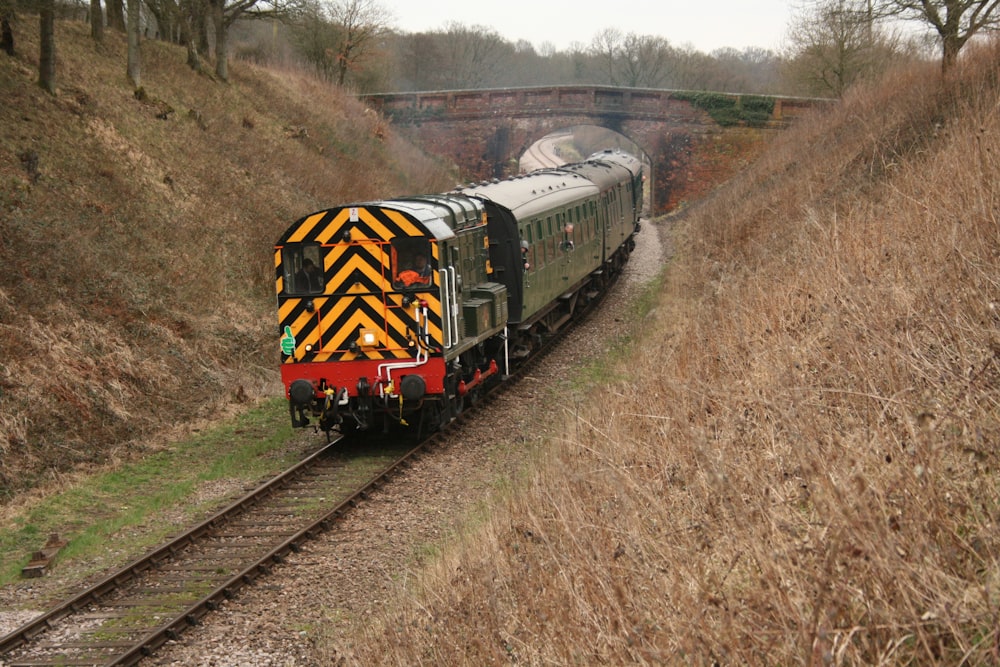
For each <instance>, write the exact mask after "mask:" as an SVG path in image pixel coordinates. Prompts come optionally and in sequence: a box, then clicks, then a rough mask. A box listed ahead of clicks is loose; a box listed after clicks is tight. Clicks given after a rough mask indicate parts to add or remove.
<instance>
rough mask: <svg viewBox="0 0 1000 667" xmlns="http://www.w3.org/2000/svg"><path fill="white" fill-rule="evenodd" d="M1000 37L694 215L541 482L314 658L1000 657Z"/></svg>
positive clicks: (745, 179) (896, 83)
mask: <svg viewBox="0 0 1000 667" xmlns="http://www.w3.org/2000/svg"><path fill="white" fill-rule="evenodd" d="M998 61H1000V55H998V51H997V50H996V49H992V50H984V51H980V52H979V53H977V54H974V55H970V57H969V58H968V59H967V60H966V62H963V63H962V66H961V67H960V68H959V69H958V71H956V73H955V74H954V77H953V78H951V79H950V80H948V81H945V82H942V81H941V80H940V78H939V74H938V69H937V68H936V67H935V66H933V65H932V66H928V67H926V68H921V67H916V68H913V69H910V70H908V71H905V72H896V73H894V75H893V76H891V77H889V78H888V79H886V80H885V81H883V82H882V83H881V84H880V85H878V86H875V87H872V88H866V89H858V90H856V91H855V93H854V94H853V95H849V96H848V97H847V98H846V99H845V100H844V102H843V104H842V105H841V106H840V107H839V108H838V109H836V110H835V111H833V112H831V113H830V114H829V115H826V116H823V117H817V118H815V119H814V120H812V121H811V122H805V123H803V124H801V125H800V126H799V127H797V128H794V129H792V130H789V131H788V133H786V134H785V135H783V136H782V137H781V138H780V139H779V140H778V141H777V142H776V144H775V145H774V146H773V147H772V150H771V151H770V152H769V153H768V154H767V155H766V156H765V157H764V158H762V159H761V160H760V161H759V162H758V163H757V164H756V165H755V166H754V168H753V169H752V170H750V171H748V172H747V173H745V174H743V175H742V176H741V177H739V178H738V179H737V180H735V181H734V182H732V183H730V184H729V185H728V186H726V187H725V188H723V189H721V190H719V191H718V192H717V193H716V194H715V196H713V197H712V198H711V200H710V201H707V202H704V203H703V204H702V205H699V206H696V207H694V208H693V209H691V210H689V211H688V212H687V213H686V214H685V215H684V216H683V217H679V218H678V219H677V220H676V221H674V222H673V224H672V225H671V227H670V229H669V233H670V234H671V236H672V238H673V242H674V243H675V244H676V247H677V250H678V255H677V257H676V260H675V261H674V262H672V263H671V265H670V266H669V267H668V268H667V270H666V273H665V275H664V278H663V283H662V290H661V292H660V293H659V295H658V296H657V302H656V304H655V307H654V308H653V309H652V310H651V312H649V313H648V314H647V315H646V316H645V318H644V320H643V321H641V323H640V326H639V327H637V329H636V334H635V335H636V342H635V348H634V350H633V351H631V352H629V353H628V354H626V355H625V358H624V359H622V360H621V362H620V363H617V364H616V365H614V370H615V372H616V374H617V379H614V380H612V381H610V382H609V383H608V384H607V386H605V387H603V389H602V390H601V391H599V392H594V391H593V388H590V390H589V391H588V396H590V397H591V400H583V401H579V402H574V401H564V402H563V404H571V405H577V406H579V407H578V409H574V410H573V411H571V412H567V414H565V415H564V418H565V428H564V429H563V431H564V433H565V435H564V436H563V437H562V438H560V439H559V440H558V441H557V442H553V443H552V444H551V449H550V450H549V461H548V462H547V464H546V465H545V466H543V467H542V469H540V470H539V471H538V473H537V476H536V478H535V481H534V482H533V483H532V485H531V488H529V489H528V490H527V491H526V492H525V493H524V494H523V495H518V496H517V497H516V498H514V499H513V500H511V502H510V504H509V507H507V508H504V509H503V510H502V511H497V512H496V513H495V514H494V515H493V518H492V519H491V520H490V521H488V522H486V524H485V525H484V526H480V527H479V528H478V529H477V530H476V531H475V532H474V533H473V534H471V535H469V536H468V537H467V539H466V540H465V541H464V545H463V546H462V547H461V548H460V549H456V550H454V551H451V552H448V553H447V554H446V555H445V556H444V557H443V558H442V559H441V560H440V562H439V563H438V564H437V565H436V566H434V567H431V568H429V569H427V570H425V571H423V572H421V573H419V576H418V577H417V580H418V581H419V583H418V584H412V585H411V586H410V587H408V588H407V589H406V590H404V591H403V592H401V594H400V598H401V602H400V603H399V605H397V606H396V607H394V608H392V609H389V610H387V611H386V612H385V613H384V614H383V615H381V617H380V618H378V619H376V622H372V619H369V618H365V619H363V620H361V621H360V622H358V623H357V624H356V626H355V628H356V631H355V633H353V634H350V635H348V636H346V637H345V636H343V635H341V634H339V633H338V635H337V636H334V635H332V634H331V635H328V636H327V637H326V640H325V642H321V643H320V651H321V655H322V651H326V652H327V653H326V654H327V655H329V656H344V655H348V656H353V657H354V659H355V660H356V662H357V663H358V664H407V665H410V664H469V665H472V664H476V665H479V664H508V663H516V664H529V665H543V664H556V665H570V664H632V663H638V664H694V665H708V664H724V665H735V664H751V665H754V664H780V665H794V664H808V665H823V664H851V665H874V664H885V665H888V664H892V665H896V664H949V665H954V664H970V665H986V664H996V663H997V662H998V661H1000V649H998V646H1000V634H998V633H1000V629H998V623H997V619H998V611H997V610H998V608H1000V569H998V556H1000V534H998V532H997V521H998V519H1000V516H998V514H1000V505H998V483H997V482H998V480H997V476H996V470H997V463H998V460H997V456H998V453H997V443H998V437H1000V404H998V400H1000V328H998V325H1000V313H998V310H997V309H998V307H1000V304H998V299H1000V296H998V295H1000V284H998V281H1000V279H998V276H1000V265H998V264H1000V199H998V192H997V183H998V182H1000V113H998V111H1000V108H998V104H997V98H998V92H1000V88H998V77H997V62H998ZM595 395H596V396H599V397H600V399H601V400H592V399H593V397H594V396H595Z"/></svg>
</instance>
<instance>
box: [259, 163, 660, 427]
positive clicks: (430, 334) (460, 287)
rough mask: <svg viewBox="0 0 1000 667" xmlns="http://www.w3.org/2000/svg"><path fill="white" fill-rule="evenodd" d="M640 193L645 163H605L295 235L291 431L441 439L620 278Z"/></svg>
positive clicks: (342, 212)
mask: <svg viewBox="0 0 1000 667" xmlns="http://www.w3.org/2000/svg"><path fill="white" fill-rule="evenodd" d="M642 181H643V176H642V165H641V163H640V161H639V160H638V159H637V158H636V157H634V156H632V155H629V154H626V153H622V152H619V151H605V152H601V153H597V154H594V155H592V156H591V157H589V158H588V159H587V160H585V161H583V162H579V163H574V164H568V165H564V166H562V167H558V168H550V169H541V170H538V171H534V172H531V173H530V174H524V175H520V176H515V177H513V178H509V179H506V180H500V181H493V182H489V183H483V184H479V185H471V186H467V187H460V188H457V189H455V190H454V191H451V192H447V193H442V194H431V195H419V196H413V197H404V198H400V199H392V200H386V201H377V202H367V203H356V204H348V205H345V206H336V207H333V208H329V209H325V210H321V211H317V212H315V213H312V214H310V215H307V216H305V217H303V218H301V219H299V220H298V221H296V222H295V223H294V224H293V225H292V226H291V227H290V228H289V229H288V230H287V231H286V232H285V234H284V235H283V236H282V237H281V238H280V239H279V240H278V242H277V243H276V244H275V252H274V265H275V284H276V289H277V300H278V321H279V331H280V346H281V362H282V363H281V378H282V382H283V383H284V386H285V391H286V396H287V398H288V407H289V414H290V417H291V421H292V425H293V426H295V427H301V426H305V425H307V424H309V423H310V419H314V420H317V423H318V426H319V428H321V429H323V430H324V431H325V432H326V434H327V436H328V437H329V435H330V434H331V431H334V430H339V431H341V432H343V433H350V432H354V431H362V430H367V429H371V428H379V429H382V430H388V429H389V428H390V427H391V426H393V425H401V426H404V427H409V428H410V429H416V430H417V431H426V430H433V429H436V428H438V427H440V426H442V425H444V424H447V423H448V422H449V421H450V420H451V419H453V418H455V417H456V416H457V415H458V414H459V413H460V412H461V411H462V410H463V409H464V407H465V406H466V405H467V404H469V403H470V402H473V401H475V400H476V398H477V397H478V396H479V395H480V392H481V391H483V390H485V389H486V388H487V387H488V386H489V385H490V384H491V383H495V382H498V381H500V380H501V379H502V378H504V377H505V376H506V375H508V374H509V373H510V372H511V369H512V368H513V367H514V366H515V365H516V364H517V363H519V361H521V360H523V359H524V358H526V357H528V356H529V355H530V354H531V353H532V351H533V350H534V349H535V348H536V347H537V346H538V345H539V344H540V342H541V341H542V340H544V339H545V337H547V336H550V335H552V334H553V333H555V332H557V331H559V330H560V328H562V327H563V326H564V325H565V324H566V323H567V322H568V321H569V320H571V319H572V318H573V317H574V316H575V315H576V314H577V313H579V312H581V311H582V310H583V309H585V308H586V306H587V305H588V304H589V303H590V302H591V301H592V300H593V299H595V298H596V297H597V296H598V295H600V293H601V291H602V290H603V289H605V288H606V286H607V285H608V284H609V283H610V281H611V279H612V278H613V277H614V276H616V275H617V274H618V273H619V272H620V271H621V269H622V267H623V266H624V264H625V262H626V261H627V260H628V256H629V253H630V252H631V251H632V249H633V248H634V247H635V241H634V236H635V234H636V233H637V232H638V231H639V215H640V211H641V208H642V197H643V188H642Z"/></svg>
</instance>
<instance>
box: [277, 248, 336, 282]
mask: <svg viewBox="0 0 1000 667" xmlns="http://www.w3.org/2000/svg"><path fill="white" fill-rule="evenodd" d="M281 265H282V268H283V275H282V278H283V280H284V283H285V292H286V293H287V294H320V293H322V292H323V287H324V285H325V284H326V280H325V278H324V276H323V249H322V248H321V247H320V246H318V245H294V246H285V247H284V248H283V249H282V250H281Z"/></svg>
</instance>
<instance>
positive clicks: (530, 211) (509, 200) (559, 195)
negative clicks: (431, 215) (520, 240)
mask: <svg viewBox="0 0 1000 667" xmlns="http://www.w3.org/2000/svg"><path fill="white" fill-rule="evenodd" d="M459 192H460V193H461V194H463V195H470V196H473V197H480V198H482V199H485V200H488V201H492V202H495V203H497V204H500V205H501V206H503V207H505V208H507V209H510V210H511V211H512V212H513V213H514V214H515V215H516V216H517V217H518V218H521V219H524V218H530V217H531V216H533V215H536V214H538V213H543V212H545V211H548V210H551V209H553V208H556V207H559V206H562V205H565V204H572V203H574V202H576V201H578V200H579V199H580V198H581V197H586V196H588V195H592V196H596V195H597V194H598V192H599V190H598V188H597V186H596V185H595V184H594V183H592V182H591V181H590V180H588V179H587V178H586V177H584V176H581V175H580V174H575V173H572V172H569V171H566V170H562V169H545V170H539V171H533V172H531V173H530V174H524V175H521V176H515V177H514V178H511V179H508V180H505V181H497V182H494V183H485V184H482V185H473V186H468V187H464V188H462V189H461V190H460V191H459Z"/></svg>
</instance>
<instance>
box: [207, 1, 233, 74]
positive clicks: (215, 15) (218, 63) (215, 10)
mask: <svg viewBox="0 0 1000 667" xmlns="http://www.w3.org/2000/svg"><path fill="white" fill-rule="evenodd" d="M224 3H225V0H213V1H212V3H211V5H212V23H214V24H215V75H216V76H217V77H219V79H221V80H222V81H229V63H228V62H227V60H226V24H225V21H224V20H223V19H224V18H225V16H224Z"/></svg>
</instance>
